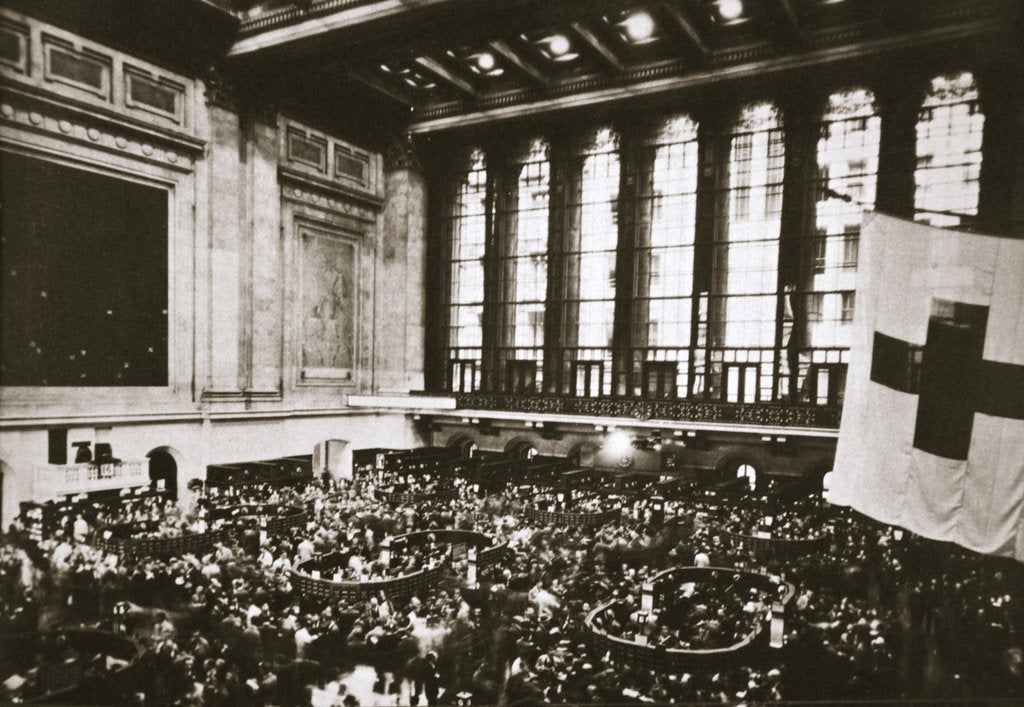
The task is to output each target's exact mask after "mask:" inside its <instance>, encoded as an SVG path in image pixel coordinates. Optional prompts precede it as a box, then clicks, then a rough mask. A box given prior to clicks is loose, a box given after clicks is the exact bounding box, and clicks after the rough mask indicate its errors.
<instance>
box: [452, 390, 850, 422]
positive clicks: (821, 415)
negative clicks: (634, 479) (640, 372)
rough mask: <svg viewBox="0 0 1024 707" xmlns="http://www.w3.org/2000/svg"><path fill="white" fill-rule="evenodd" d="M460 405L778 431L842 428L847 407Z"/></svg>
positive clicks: (539, 400)
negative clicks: (842, 418)
mask: <svg viewBox="0 0 1024 707" xmlns="http://www.w3.org/2000/svg"><path fill="white" fill-rule="evenodd" d="M454 395H455V401H456V406H457V407H458V408H462V409H471V410H504V411H508V412H525V413H531V414H540V415H596V416H601V417H628V418H632V419H634V420H677V421H679V422H703V423H718V424H736V425H759V426H772V427H808V428H819V429H822V428H823V429H838V428H839V417H840V414H841V413H842V408H840V407H836V406H824V405H783V404H778V403H723V402H719V401H711V400H640V399H637V398H575V397H570V396H560V395H521V394H517V395H510V394H505V393H455V394H454Z"/></svg>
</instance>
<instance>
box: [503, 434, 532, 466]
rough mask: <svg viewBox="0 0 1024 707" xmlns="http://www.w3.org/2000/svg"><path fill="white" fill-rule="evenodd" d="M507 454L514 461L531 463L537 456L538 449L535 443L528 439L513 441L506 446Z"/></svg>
mask: <svg viewBox="0 0 1024 707" xmlns="http://www.w3.org/2000/svg"><path fill="white" fill-rule="evenodd" d="M505 453H506V454H507V455H508V456H509V457H511V458H512V459H518V460H521V461H525V462H529V461H532V460H533V458H534V457H535V456H537V454H538V452H537V448H536V447H535V446H533V442H531V441H529V440H526V439H513V440H512V441H510V442H509V443H508V444H507V445H505Z"/></svg>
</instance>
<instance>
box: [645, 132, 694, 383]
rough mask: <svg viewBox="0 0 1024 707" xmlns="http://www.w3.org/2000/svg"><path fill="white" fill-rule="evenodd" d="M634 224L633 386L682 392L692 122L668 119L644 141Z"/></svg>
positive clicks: (688, 302)
mask: <svg viewBox="0 0 1024 707" xmlns="http://www.w3.org/2000/svg"><path fill="white" fill-rule="evenodd" d="M644 150H645V152H646V158H645V159H644V160H643V164H644V168H645V169H646V170H647V172H646V175H645V176H646V179H644V181H643V182H642V184H641V194H640V209H639V214H640V217H639V223H638V230H637V258H636V263H637V264H636V267H637V292H636V306H635V314H634V318H635V321H636V330H635V332H634V341H635V342H636V343H637V345H638V346H640V347H642V348H640V350H639V351H638V352H637V354H638V355H637V356H636V359H638V360H639V361H640V362H641V366H640V371H639V372H640V380H639V381H636V383H634V386H633V389H634V391H633V392H634V393H635V394H644V395H647V396H650V397H664V398H673V397H677V396H678V397H686V396H687V395H688V384H687V376H688V371H689V360H690V349H689V347H690V339H691V321H692V309H693V305H692V302H693V255H694V253H693V251H694V231H695V223H696V212H697V154H698V149H697V124H696V123H695V122H694V121H693V120H691V119H690V118H689V116H685V115H679V116H673V117H671V118H668V119H667V120H665V121H664V122H663V123H662V124H661V126H660V128H659V129H658V130H657V131H656V132H655V134H654V135H653V136H652V138H651V140H650V141H649V142H648V144H647V145H646V146H645V147H644Z"/></svg>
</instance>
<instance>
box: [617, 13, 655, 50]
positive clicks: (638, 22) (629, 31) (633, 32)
mask: <svg viewBox="0 0 1024 707" xmlns="http://www.w3.org/2000/svg"><path fill="white" fill-rule="evenodd" d="M620 26H621V27H622V31H623V32H625V33H626V38H627V39H629V41H631V42H634V43H640V42H646V41H648V40H649V39H651V37H653V36H654V30H655V26H654V18H652V17H651V16H650V15H649V14H647V13H646V12H643V11H640V12H634V13H633V14H631V15H629V16H628V17H626V19H624V20H623V21H622V22H621V23H620Z"/></svg>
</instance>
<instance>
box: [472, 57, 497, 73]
mask: <svg viewBox="0 0 1024 707" xmlns="http://www.w3.org/2000/svg"><path fill="white" fill-rule="evenodd" d="M495 63H496V62H495V61H494V55H493V54H491V53H490V52H481V53H480V54H478V55H477V57H476V65H477V66H479V67H480V68H481V69H482V70H483V71H491V70H493V69H494V66H495Z"/></svg>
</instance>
